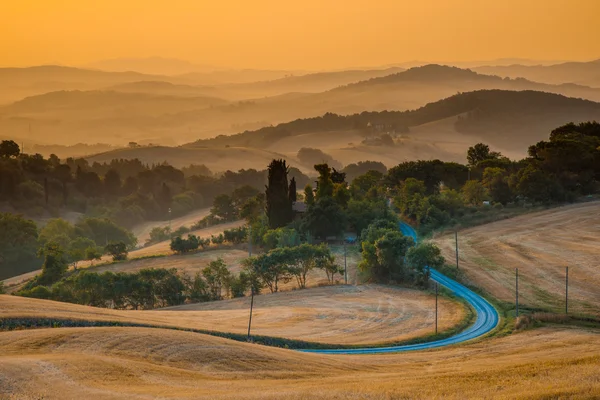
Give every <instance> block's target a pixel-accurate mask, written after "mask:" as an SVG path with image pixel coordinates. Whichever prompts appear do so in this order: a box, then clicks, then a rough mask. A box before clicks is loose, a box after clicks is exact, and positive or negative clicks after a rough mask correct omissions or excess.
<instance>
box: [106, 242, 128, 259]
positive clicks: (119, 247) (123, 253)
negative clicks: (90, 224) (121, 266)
mask: <svg viewBox="0 0 600 400" xmlns="http://www.w3.org/2000/svg"><path fill="white" fill-rule="evenodd" d="M104 251H106V253H107V254H108V255H110V256H111V257H112V258H113V261H124V260H127V254H128V251H127V245H126V244H125V243H123V242H111V243H109V244H107V245H106V247H105V248H104Z"/></svg>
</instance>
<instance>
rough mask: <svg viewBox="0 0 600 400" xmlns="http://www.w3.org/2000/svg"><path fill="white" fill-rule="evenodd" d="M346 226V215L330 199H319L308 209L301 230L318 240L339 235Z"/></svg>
mask: <svg viewBox="0 0 600 400" xmlns="http://www.w3.org/2000/svg"><path fill="white" fill-rule="evenodd" d="M345 226H346V214H345V213H344V210H342V208H341V207H340V205H339V204H338V203H336V201H335V200H333V198H331V197H324V198H321V199H319V200H318V201H317V202H316V203H315V204H314V205H313V206H312V207H310V208H309V209H308V212H307V213H306V215H305V217H304V221H303V224H302V227H303V230H304V231H308V232H310V233H311V234H312V235H314V236H316V237H320V238H327V237H330V236H337V235H340V234H341V233H342V232H343V231H344V227H345Z"/></svg>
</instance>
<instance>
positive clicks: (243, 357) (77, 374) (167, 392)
mask: <svg viewBox="0 0 600 400" xmlns="http://www.w3.org/2000/svg"><path fill="white" fill-rule="evenodd" d="M0 338H1V340H0V354H2V355H1V356H0V377H2V383H3V384H2V385H0V395H4V396H10V395H13V396H15V397H16V398H44V399H65V398H85V397H88V398H95V399H96V398H98V399H119V398H140V399H146V398H156V397H160V398H165V399H171V398H172V399H175V398H178V399H180V398H195V399H198V398H201V399H281V398H286V399H347V398H350V399H368V400H370V399H373V400H375V399H377V400H379V399H399V398H411V399H412V398H422V399H429V398H452V399H464V398H474V397H476V398H594V397H597V396H599V395H600V388H599V385H598V374H597V371H598V366H599V365H600V336H599V335H598V332H593V331H585V330H576V329H568V328H543V329H540V330H536V331H528V332H525V333H521V334H518V335H513V336H508V337H504V338H494V339H491V340H489V341H486V342H478V343H473V344H470V345H466V346H460V347H451V348H446V349H440V350H435V351H427V352H414V353H401V354H391V355H384V356H324V355H313V354H304V353H299V352H295V351H291V350H283V349H275V348H267V347H263V346H258V345H251V344H246V343H239V342H232V341H229V340H225V339H221V338H214V337H209V336H205V335H200V334H195V333H189V332H177V331H167V330H157V329H144V328H64V329H41V330H31V331H21V332H18V331H17V332H3V333H0Z"/></svg>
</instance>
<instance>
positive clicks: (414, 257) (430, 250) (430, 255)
mask: <svg viewBox="0 0 600 400" xmlns="http://www.w3.org/2000/svg"><path fill="white" fill-rule="evenodd" d="M444 262H445V260H444V257H442V252H441V251H440V249H439V248H438V247H437V246H436V245H434V244H433V243H421V244H418V245H417V246H414V247H412V248H410V249H409V250H408V251H407V253H406V263H407V265H408V266H410V268H411V269H412V270H413V271H414V273H415V274H416V281H417V283H418V284H420V285H421V286H427V283H428V280H429V269H428V268H427V267H429V268H434V269H435V268H440V267H442V266H443V265H444Z"/></svg>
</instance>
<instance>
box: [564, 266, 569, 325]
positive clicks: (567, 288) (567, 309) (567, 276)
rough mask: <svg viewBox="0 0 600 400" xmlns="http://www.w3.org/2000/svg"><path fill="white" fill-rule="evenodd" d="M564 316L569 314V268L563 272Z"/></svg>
mask: <svg viewBox="0 0 600 400" xmlns="http://www.w3.org/2000/svg"><path fill="white" fill-rule="evenodd" d="M565 272H566V273H565V314H568V313H569V267H566V271H565Z"/></svg>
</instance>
